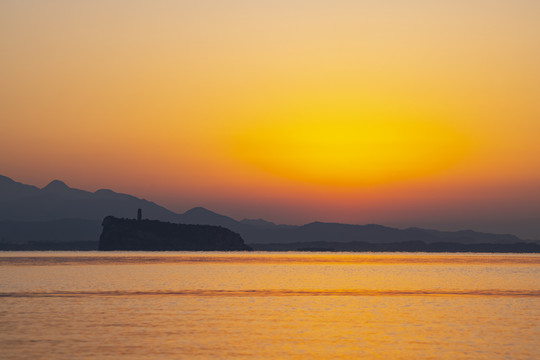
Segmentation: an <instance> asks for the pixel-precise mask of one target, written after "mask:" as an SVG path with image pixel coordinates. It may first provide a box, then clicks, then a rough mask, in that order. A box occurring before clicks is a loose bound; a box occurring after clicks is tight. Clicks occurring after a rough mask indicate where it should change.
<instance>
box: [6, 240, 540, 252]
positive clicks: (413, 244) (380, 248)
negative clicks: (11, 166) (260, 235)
mask: <svg viewBox="0 0 540 360" xmlns="http://www.w3.org/2000/svg"><path fill="white" fill-rule="evenodd" d="M98 245H99V242H98V241H78V242H28V243H22V244H15V243H0V251H98ZM248 245H249V246H250V247H251V248H253V250H254V251H265V252H285V251H301V252H413V253H416V252H418V253H420V252H422V253H533V254H536V253H540V244H537V243H514V244H490V243H484V244H462V243H443V242H437V243H431V244H426V243H424V242H422V241H409V242H400V243H383V244H375V243H368V242H298V243H273V244H248Z"/></svg>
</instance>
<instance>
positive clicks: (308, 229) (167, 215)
mask: <svg viewBox="0 0 540 360" xmlns="http://www.w3.org/2000/svg"><path fill="white" fill-rule="evenodd" d="M138 208H141V209H143V217H144V218H146V219H155V220H160V221H167V222H174V223H183V224H200V225H218V226H222V227H225V228H228V229H230V230H232V231H234V232H237V233H239V234H240V235H241V236H242V238H243V239H244V240H245V242H246V243H247V244H252V243H253V244H255V243H267V244H271V243H298V242H318V241H323V242H324V241H326V242H328V241H330V242H351V241H362V242H370V243H395V242H406V241H422V242H425V243H427V244H429V243H435V242H441V241H442V242H456V243H464V244H478V243H497V244H509V243H516V242H522V240H521V239H519V238H518V237H517V236H514V235H509V234H489V233H481V232H476V231H471V230H465V231H437V230H428V229H421V228H408V229H396V228H392V227H387V226H382V225H377V224H368V225H350V224H340V223H324V222H312V223H309V224H305V225H301V226H296V225H276V224H274V223H272V222H270V221H266V220H264V219H255V220H254V219H244V220H242V221H237V220H235V219H233V218H230V217H228V216H224V215H221V214H218V213H215V212H213V211H210V210H207V209H205V208H203V207H195V208H193V209H191V210H188V211H186V212H185V213H183V214H177V213H174V212H173V211H170V210H168V209H166V208H164V207H162V206H159V205H157V204H156V203H154V202H151V201H148V200H146V199H140V198H137V197H135V196H132V195H128V194H122V193H117V192H114V191H112V190H109V189H100V190H97V191H95V192H89V191H85V190H79V189H74V188H71V187H69V186H68V185H66V184H65V183H64V182H62V181H60V180H53V181H51V182H50V183H49V184H48V185H47V186H45V187H43V188H42V189H40V188H38V187H36V186H32V185H26V184H22V183H19V182H16V181H14V180H12V179H10V178H8V177H6V176H1V175H0V241H3V242H24V241H52V242H61V241H63V242H65V241H92V239H94V240H95V241H97V240H98V238H99V234H100V231H101V226H100V224H101V221H102V219H103V218H105V217H106V216H109V215H111V216H114V217H118V218H133V217H135V214H136V210H137V209H138ZM75 220H76V221H75ZM66 229H69V231H66Z"/></svg>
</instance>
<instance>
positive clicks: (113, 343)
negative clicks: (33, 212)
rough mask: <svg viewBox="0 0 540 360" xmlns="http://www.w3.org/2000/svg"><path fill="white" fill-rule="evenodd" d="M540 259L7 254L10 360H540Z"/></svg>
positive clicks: (3, 263) (5, 313)
mask: <svg viewBox="0 0 540 360" xmlns="http://www.w3.org/2000/svg"><path fill="white" fill-rule="evenodd" d="M539 300H540V256H538V255H527V254H524V255H505V254H498V255H486V254H482V255H479V254H465V255H462V254H459V255H455V254H434V255H431V254H396V253H389V254H351V253H347V254H346V253H342V254H322V253H321V254H311V253H310V254H305V253H244V254H239V253H234V254H233V253H166V254H163V253H107V254H102V253H69V252H66V253H58V252H56V253H0V349H2V352H1V355H0V358H6V359H28V358H44V359H72V358H74V357H76V358H88V359H149V358H152V359H153V358H158V359H180V358H181V359H216V358H240V359H257V358H258V359H311V358H318V359H330V358H331V359H334V358H337V359H339V358H342V359H356V358H369V359H371V358H373V359H458V358H475V359H534V358H540V352H539V349H538V348H539V347H538V338H539V336H540V325H539V324H540V306H539V305H540V301H539Z"/></svg>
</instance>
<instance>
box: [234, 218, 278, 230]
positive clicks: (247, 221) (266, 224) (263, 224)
mask: <svg viewBox="0 0 540 360" xmlns="http://www.w3.org/2000/svg"><path fill="white" fill-rule="evenodd" d="M240 222H241V223H242V224H246V225H251V226H256V227H261V228H270V227H274V226H276V224H274V223H273V222H271V221H267V220H264V219H244V220H242V221H240Z"/></svg>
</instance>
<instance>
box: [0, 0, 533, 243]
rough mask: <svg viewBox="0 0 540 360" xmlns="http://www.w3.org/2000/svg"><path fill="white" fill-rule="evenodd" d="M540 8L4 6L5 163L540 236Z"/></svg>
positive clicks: (23, 171) (273, 205)
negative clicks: (539, 137) (539, 21)
mask: <svg viewBox="0 0 540 360" xmlns="http://www.w3.org/2000/svg"><path fill="white" fill-rule="evenodd" d="M539 16H540V3H539V2H538V1H532V0H513V1H510V0H502V1H497V2H493V1H461V0H458V1H454V2H448V1H437V0H435V1H433V0H432V1H421V0H416V1H408V2H403V1H390V0H388V1H385V0H383V1H364V2H357V1H350V0H334V1H307V0H290V1H260V0H251V1H247V0H245V1H237V0H231V1H226V2H224V1H217V0H198V1H153V2H147V1H107V2H96V1H77V2H73V1H47V2H43V1H25V2H7V1H5V2H1V3H0V49H1V53H2V56H1V57H0V83H1V84H2V85H1V86H0V173H1V174H3V175H5V176H9V177H12V178H14V179H15V180H17V181H21V182H24V183H30V184H35V185H38V186H43V185H45V184H46V183H48V182H49V181H50V180H52V179H55V178H59V179H62V180H64V181H65V182H67V183H68V184H69V185H70V186H73V187H78V188H84V189H88V190H96V189H99V188H111V189H114V190H116V191H120V192H126V193H131V194H133V195H136V196H139V197H145V198H148V199H151V200H154V201H156V202H158V203H160V204H162V205H165V206H167V207H169V208H170V209H172V210H174V211H178V212H183V211H185V210H187V209H189V208H191V207H193V206H199V205H200V206H205V207H208V208H210V209H212V210H214V211H218V212H221V213H224V214H227V215H230V216H233V217H235V218H239V219H240V218H245V217H247V218H259V217H263V218H265V219H268V220H272V221H275V222H279V223H304V222H308V221H313V220H325V221H342V222H351V223H359V224H362V223H369V222H377V223H382V224H387V225H395V226H432V227H437V228H440V229H459V228H474V229H477V230H485V231H496V232H513V233H516V234H518V235H522V236H525V237H535V238H539V239H540V225H537V224H539V223H540V185H539V184H540V141H538V135H539V134H540V101H539V100H540V67H539V66H538V64H540V47H539V46H538V44H540V25H538V18H539Z"/></svg>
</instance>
